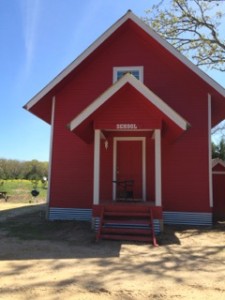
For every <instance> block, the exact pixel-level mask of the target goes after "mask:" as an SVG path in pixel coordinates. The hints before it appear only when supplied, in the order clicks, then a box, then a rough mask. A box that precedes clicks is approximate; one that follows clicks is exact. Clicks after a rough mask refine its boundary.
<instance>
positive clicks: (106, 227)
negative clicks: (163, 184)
mask: <svg viewBox="0 0 225 300" xmlns="http://www.w3.org/2000/svg"><path fill="white" fill-rule="evenodd" d="M98 239H110V240H130V241H142V242H152V243H153V245H154V246H157V243H156V239H155V234H154V227H153V219H152V213H151V211H150V210H149V209H148V210H142V211H134V210H133V209H132V210H131V211H119V212H118V211H113V209H112V210H110V209H109V207H107V209H106V208H104V207H103V210H102V214H101V219H100V224H99V231H98V234H97V240H98Z"/></svg>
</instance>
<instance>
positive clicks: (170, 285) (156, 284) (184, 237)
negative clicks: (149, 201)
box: [0, 202, 225, 300]
mask: <svg viewBox="0 0 225 300" xmlns="http://www.w3.org/2000/svg"><path fill="white" fill-rule="evenodd" d="M43 209H44V206H43V205H30V206H29V207H25V208H24V207H19V208H14V205H13V204H10V203H2V202H1V203H0V239H1V240H0V274H1V280H0V299H6V300H8V299H21V300H28V299H29V300H30V299H35V300H36V299H37V300H39V299H42V300H43V299H45V300H48V299H51V300H53V299H54V300H58V299H66V300H70V299H85V300H88V299H91V300H95V299H96V300H97V299H98V300H101V299H104V300H105V299H110V300H118V299H124V300H131V299H138V300H139V299H141V300H143V299H177V300H178V299H188V300H190V299H198V300H201V299H202V300H207V299H225V223H223V222H221V223H220V224H217V225H216V226H215V227H214V228H212V229H211V228H210V229H209V228H206V229H199V228H194V229H193V228H192V229H191V228H189V229H188V228H184V227H183V228H182V227H166V228H165V232H164V233H163V234H161V235H160V236H159V237H158V241H159V244H160V246H159V247H153V246H152V245H149V244H141V243H134V242H132V243H129V242H117V241H100V242H98V243H96V242H95V239H94V233H93V232H92V231H91V230H90V227H89V225H88V224H86V223H73V224H72V223H69V224H70V225H65V224H64V223H57V224H56V227H57V226H58V227H57V230H56V229H55V228H54V230H53V228H52V227H47V226H50V225H49V224H48V223H45V222H46V221H44V211H43ZM25 221H26V222H25ZM12 222H14V223H12ZM21 222H23V224H25V227H23V228H24V231H26V230H28V229H29V228H28V227H29V226H30V227H31V228H32V230H34V229H35V228H36V229H38V230H39V233H40V235H39V233H38V232H36V233H35V232H34V231H33V233H32V234H33V236H32V235H31V236H29V237H28V236H27V237H26V238H21V236H20V235H19V236H17V235H18V234H17V233H16V232H14V233H13V234H9V230H8V229H7V226H11V229H10V230H11V233H12V228H13V226H14V227H16V226H20V225H21ZM10 224H11V225H10ZM13 224H14V225H13ZM43 224H44V225H43ZM60 224H61V225H60ZM21 228H22V227H21ZM45 228H46V229H45ZM14 229H15V228H14ZM28 231H29V230H28ZM20 234H21V232H20Z"/></svg>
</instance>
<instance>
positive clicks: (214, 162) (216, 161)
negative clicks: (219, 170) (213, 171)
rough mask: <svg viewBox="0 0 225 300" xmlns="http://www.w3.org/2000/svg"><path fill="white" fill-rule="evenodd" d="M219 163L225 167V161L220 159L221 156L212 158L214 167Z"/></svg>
mask: <svg viewBox="0 0 225 300" xmlns="http://www.w3.org/2000/svg"><path fill="white" fill-rule="evenodd" d="M217 165H220V166H222V167H223V168H225V162H224V161H223V160H222V159H220V158H213V159H212V168H214V167H215V166H217Z"/></svg>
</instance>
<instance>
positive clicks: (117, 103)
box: [25, 11, 225, 231]
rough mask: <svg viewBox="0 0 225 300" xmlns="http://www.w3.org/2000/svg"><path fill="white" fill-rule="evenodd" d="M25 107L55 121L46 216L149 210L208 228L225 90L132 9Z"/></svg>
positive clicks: (161, 218)
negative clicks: (214, 131) (214, 135)
mask: <svg viewBox="0 0 225 300" xmlns="http://www.w3.org/2000/svg"><path fill="white" fill-rule="evenodd" d="M25 108H26V109H27V110H28V111H30V112H31V113H33V114H34V115H36V116H37V117H39V118H40V119H42V120H44V121H45V122H47V123H49V124H50V125H51V156H50V170H49V194H48V218H49V219H50V220H56V219H67V220H71V219H77V220H90V221H91V220H92V221H93V222H94V224H97V223H98V221H99V218H100V214H101V211H102V207H107V206H108V207H110V206H111V207H113V208H114V210H117V211H128V210H129V209H130V208H132V210H133V211H135V210H139V209H140V208H141V207H142V208H144V207H151V211H152V214H153V219H154V224H155V227H156V231H157V230H159V228H160V225H162V224H163V223H169V224H194V225H209V224H211V223H212V215H213V206H214V200H213V176H212V163H211V128H212V127H214V126H215V125H217V124H218V123H219V122H220V121H222V120H223V119H224V118H225V90H224V89H223V88H222V87H221V86H220V85H219V84H217V83H216V82H215V81H213V80H212V79H211V78H210V77H208V76H207V75H206V74H205V73H204V72H202V71H201V70H200V69H199V68H198V67H196V66H195V65H193V64H192V63H191V62H190V61H189V60H188V59H187V58H185V57H184V56H182V55H181V54H180V53H179V52H178V51H177V50H176V49H174V48H173V47H172V46H171V45H170V44H169V43H168V42H167V41H165V40H164V39H162V38H161V37H160V36H159V35H158V34H157V33H156V32H154V31H153V30H152V29H151V28H150V27H149V26H147V25H146V24H145V23H144V22H143V21H142V20H140V19H139V18H138V17H137V16H135V15H134V14H133V13H132V12H131V11H128V12H127V13H126V14H125V15H124V16H123V17H122V18H120V19H119V20H118V21H117V22H116V23H115V24H113V25H112V26H111V27H110V28H109V29H108V30H107V31H106V32H105V33H103V34H102V35H101V36H100V37H99V38H98V39H97V40H96V41H95V42H94V43H93V44H92V45H91V46H90V47H89V48H87V50H85V51H84V52H83V53H82V54H81V55H80V56H79V57H78V58H77V59H75V60H74V61H73V62H72V63H71V64H70V65H69V66H68V67H67V68H66V69H65V70H64V71H63V72H62V73H60V74H59V75H58V76H57V77H56V78H55V79H53V81H51V82H50V83H49V84H48V85H47V86H46V87H45V88H44V89H43V90H41V91H40V92H39V93H38V94H37V95H36V96H34V97H33V98H32V99H31V100H30V101H29V102H28V103H27V104H26V105H25Z"/></svg>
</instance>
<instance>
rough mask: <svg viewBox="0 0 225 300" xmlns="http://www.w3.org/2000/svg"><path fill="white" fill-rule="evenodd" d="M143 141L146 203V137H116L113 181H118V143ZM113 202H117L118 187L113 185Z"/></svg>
mask: <svg viewBox="0 0 225 300" xmlns="http://www.w3.org/2000/svg"><path fill="white" fill-rule="evenodd" d="M118 141H124V142H125V141H141V142H142V198H143V200H144V201H146V138H145V137H114V138H113V181H116V180H117V174H116V169H117V142H118ZM113 200H114V201H115V200H116V185H115V184H113Z"/></svg>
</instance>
